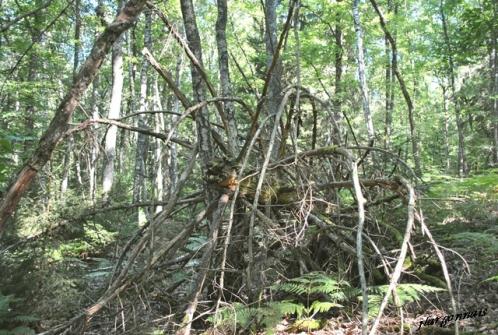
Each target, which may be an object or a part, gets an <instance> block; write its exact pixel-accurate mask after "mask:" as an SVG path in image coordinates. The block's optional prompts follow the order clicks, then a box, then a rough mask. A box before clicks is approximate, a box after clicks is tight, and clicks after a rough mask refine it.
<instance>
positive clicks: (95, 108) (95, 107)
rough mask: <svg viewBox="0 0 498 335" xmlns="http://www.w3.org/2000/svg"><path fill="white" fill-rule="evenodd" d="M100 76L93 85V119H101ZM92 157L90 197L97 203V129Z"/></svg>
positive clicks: (94, 134) (93, 136)
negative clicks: (99, 103)
mask: <svg viewBox="0 0 498 335" xmlns="http://www.w3.org/2000/svg"><path fill="white" fill-rule="evenodd" d="M98 79H99V78H98V76H96V77H95V79H94V80H93V83H92V119H99V118H100V115H99V105H98V102H97V88H98V86H99V85H98ZM91 143H92V144H91V149H90V157H89V161H88V180H89V196H90V200H91V202H92V203H94V202H95V193H96V185H97V157H98V152H99V141H98V134H97V131H96V130H95V129H93V130H92V138H91Z"/></svg>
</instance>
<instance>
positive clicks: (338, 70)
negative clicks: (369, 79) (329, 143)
mask: <svg viewBox="0 0 498 335" xmlns="http://www.w3.org/2000/svg"><path fill="white" fill-rule="evenodd" d="M340 1H342V0H337V2H340ZM342 35H343V34H342V24H341V15H340V13H337V14H336V22H335V31H334V38H335V52H334V67H335V74H334V99H333V104H334V117H335V119H336V123H337V124H340V120H341V119H342V99H343V97H342V72H343V69H342V58H343V53H344V50H343V45H342ZM339 132H340V129H339ZM336 138H337V139H340V138H341V134H337V136H336ZM336 144H339V143H336Z"/></svg>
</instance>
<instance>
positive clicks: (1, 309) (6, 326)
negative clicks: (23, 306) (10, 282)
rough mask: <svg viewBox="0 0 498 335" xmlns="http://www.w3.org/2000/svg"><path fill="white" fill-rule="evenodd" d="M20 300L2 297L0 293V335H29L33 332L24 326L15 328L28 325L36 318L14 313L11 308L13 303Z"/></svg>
mask: <svg viewBox="0 0 498 335" xmlns="http://www.w3.org/2000/svg"><path fill="white" fill-rule="evenodd" d="M19 301H20V299H17V298H15V297H14V296H13V295H3V294H2V293H0V335H31V334H35V332H34V331H33V330H32V329H31V328H28V327H26V326H23V325H21V326H17V327H15V325H19V324H28V323H30V322H34V321H37V320H38V318H36V317H34V316H32V315H21V314H17V313H15V312H14V311H13V310H12V309H13V308H12V307H11V305H12V304H13V303H16V302H19Z"/></svg>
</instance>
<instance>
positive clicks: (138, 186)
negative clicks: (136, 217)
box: [133, 11, 152, 202]
mask: <svg viewBox="0 0 498 335" xmlns="http://www.w3.org/2000/svg"><path fill="white" fill-rule="evenodd" d="M151 25H152V17H151V13H150V11H147V12H146V13H145V28H144V29H145V30H144V45H145V47H146V48H147V49H149V50H152V38H151ZM148 68H149V62H147V60H146V59H145V57H144V58H143V59H142V69H141V71H140V107H139V111H140V112H144V111H146V110H147V108H148V101H147V95H148V86H149V85H148V78H147V70H148ZM138 126H139V127H140V128H147V118H146V116H145V115H144V114H141V115H139V116H138ZM147 142H148V141H147V137H146V136H145V135H144V134H141V133H139V134H138V136H137V149H136V156H135V174H134V180H133V201H134V202H140V201H142V200H144V197H145V191H146V190H145V175H146V168H145V162H146V161H147V145H148V143H147Z"/></svg>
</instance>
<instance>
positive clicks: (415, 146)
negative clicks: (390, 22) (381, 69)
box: [370, 0, 422, 176]
mask: <svg viewBox="0 0 498 335" xmlns="http://www.w3.org/2000/svg"><path fill="white" fill-rule="evenodd" d="M370 3H371V4H372V6H373V8H374V10H375V12H376V13H377V15H378V16H379V19H380V26H381V28H382V31H383V32H384V35H385V36H386V37H387V39H388V41H389V43H390V44H391V48H392V50H393V53H394V54H395V55H396V54H397V50H398V48H397V46H396V41H395V40H394V38H393V36H392V35H391V33H390V32H389V30H388V29H387V25H386V20H385V18H384V14H382V11H381V10H380V8H379V6H378V5H377V2H376V1H375V0H370ZM392 69H393V71H394V75H395V76H396V79H397V80H398V83H399V87H400V89H401V93H403V98H404V99H405V102H406V107H407V108H408V122H409V124H410V142H411V144H412V155H413V162H414V164H415V173H416V174H417V176H421V175H422V166H421V162H420V149H419V138H418V133H417V128H416V125H415V106H414V105H413V101H412V98H411V95H410V93H409V92H408V88H407V87H406V84H405V81H404V80H403V77H402V76H401V72H400V71H399V69H398V61H397V57H393V58H392Z"/></svg>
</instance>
